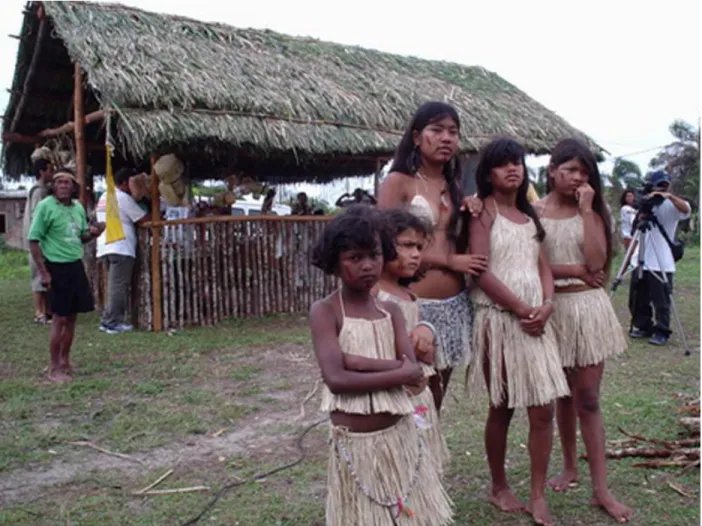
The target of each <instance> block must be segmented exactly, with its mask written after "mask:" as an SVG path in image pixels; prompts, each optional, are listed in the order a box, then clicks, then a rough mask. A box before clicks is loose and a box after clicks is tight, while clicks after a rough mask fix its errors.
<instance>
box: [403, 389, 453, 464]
mask: <svg viewBox="0 0 702 526" xmlns="http://www.w3.org/2000/svg"><path fill="white" fill-rule="evenodd" d="M412 402H414V404H415V406H418V405H423V406H425V407H426V408H427V412H426V415H424V418H425V419H426V421H427V423H429V424H431V427H430V428H428V429H420V430H419V432H420V433H421V434H422V436H423V437H424V441H425V443H426V445H427V450H428V453H429V455H430V457H431V459H432V461H433V462H434V466H435V468H436V469H437V471H438V472H439V474H440V475H443V473H444V468H445V467H446V466H447V465H448V462H449V459H450V455H449V450H448V445H447V444H446V439H445V438H444V433H443V431H442V429H441V422H440V420H439V413H438V411H437V410H436V405H435V404H434V395H432V394H431V390H430V389H429V388H428V387H427V388H425V389H424V390H423V391H422V392H421V393H419V394H418V395H417V396H415V397H414V398H412Z"/></svg>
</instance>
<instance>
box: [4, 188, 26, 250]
mask: <svg viewBox="0 0 702 526" xmlns="http://www.w3.org/2000/svg"><path fill="white" fill-rule="evenodd" d="M26 201H27V191H26V190H0V237H2V238H3V240H4V241H5V245H7V246H9V247H12V248H20V249H21V248H24V243H23V242H22V218H23V217H24V205H25V203H26Z"/></svg>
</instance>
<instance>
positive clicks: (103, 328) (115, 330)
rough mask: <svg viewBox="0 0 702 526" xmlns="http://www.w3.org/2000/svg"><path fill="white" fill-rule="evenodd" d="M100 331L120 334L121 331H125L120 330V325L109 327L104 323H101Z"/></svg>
mask: <svg viewBox="0 0 702 526" xmlns="http://www.w3.org/2000/svg"><path fill="white" fill-rule="evenodd" d="M100 332H104V333H107V334H119V333H120V332H123V331H122V330H120V328H119V327H108V326H107V325H105V324H104V323H101V324H100Z"/></svg>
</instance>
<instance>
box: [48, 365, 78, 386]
mask: <svg viewBox="0 0 702 526" xmlns="http://www.w3.org/2000/svg"><path fill="white" fill-rule="evenodd" d="M46 379H47V380H48V381H49V382H52V383H55V384H65V383H67V382H71V381H73V378H71V377H70V376H69V375H67V374H66V373H64V372H63V371H62V370H60V369H49V370H48V371H47V373H46Z"/></svg>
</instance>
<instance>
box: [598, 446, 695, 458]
mask: <svg viewBox="0 0 702 526" xmlns="http://www.w3.org/2000/svg"><path fill="white" fill-rule="evenodd" d="M627 457H642V458H667V457H685V458H687V459H689V460H693V459H698V458H700V450H699V449H690V448H679V449H654V448H646V447H626V448H623V449H615V450H613V451H607V458H627Z"/></svg>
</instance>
